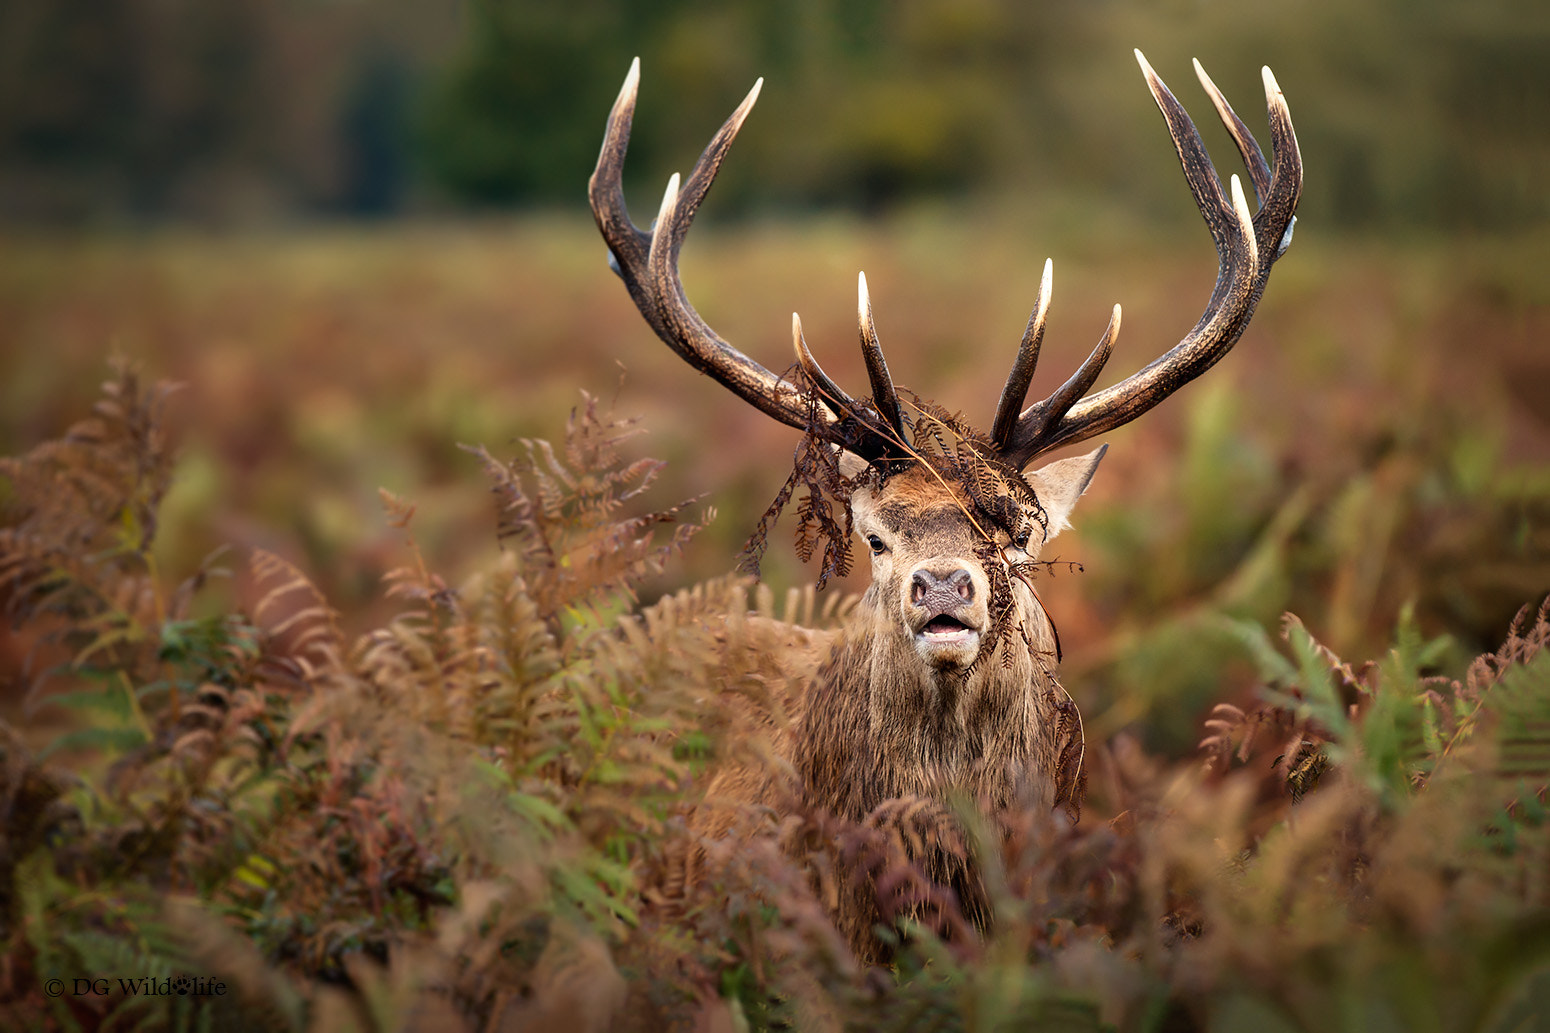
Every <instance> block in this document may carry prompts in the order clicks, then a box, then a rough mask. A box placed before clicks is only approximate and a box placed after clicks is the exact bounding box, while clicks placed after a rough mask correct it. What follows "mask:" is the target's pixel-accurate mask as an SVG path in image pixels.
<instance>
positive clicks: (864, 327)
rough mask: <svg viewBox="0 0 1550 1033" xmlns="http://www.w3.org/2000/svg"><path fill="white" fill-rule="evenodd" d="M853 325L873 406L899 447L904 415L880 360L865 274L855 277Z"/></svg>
mask: <svg viewBox="0 0 1550 1033" xmlns="http://www.w3.org/2000/svg"><path fill="white" fill-rule="evenodd" d="M856 322H857V323H858V324H859V325H860V328H861V357H862V358H863V359H865V360H866V375H867V380H868V381H870V382H871V384H872V402H873V404H874V405H876V406H877V411H878V413H880V414H881V415H882V417H883V419H884V421H886V422H887V424H888V427H889V429H891V430H892V431H893V432H894V434H895V435H896V436H897V440H898V441H899V442H901V443H902V442H903V441H904V415H903V413H902V412H901V411H900V408H899V392H898V391H897V390H895V389H894V386H893V377H891V376H889V374H888V363H887V361H886V360H884V358H883V346H882V344H881V343H880V342H879V341H878V339H877V326H876V325H875V324H874V323H873V322H872V296H871V294H869V293H868V292H867V287H866V273H859V274H857V277H856Z"/></svg>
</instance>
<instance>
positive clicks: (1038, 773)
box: [795, 580, 1064, 821]
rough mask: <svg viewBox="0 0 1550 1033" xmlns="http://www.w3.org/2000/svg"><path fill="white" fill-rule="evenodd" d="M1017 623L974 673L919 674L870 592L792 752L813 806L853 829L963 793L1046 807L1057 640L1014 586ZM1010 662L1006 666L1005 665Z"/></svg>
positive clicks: (832, 658)
mask: <svg viewBox="0 0 1550 1033" xmlns="http://www.w3.org/2000/svg"><path fill="white" fill-rule="evenodd" d="M1013 592H1014V596H1015V598H1016V606H1015V608H1014V610H1013V613H1012V615H1011V617H1012V618H1013V619H1017V620H1020V621H1021V622H1022V626H1023V629H1024V630H1025V632H1026V634H1027V638H1028V642H1029V643H1031V644H1032V649H1031V650H1030V648H1029V646H1028V645H1026V644H1025V643H1024V641H1023V635H1022V634H1019V633H1018V631H1017V629H1015V628H1014V629H1012V631H1011V633H1010V634H1008V635H1005V636H1002V635H999V634H996V630H995V629H991V630H990V632H989V634H987V635H986V636H985V639H984V644H983V646H982V648H983V649H995V650H996V652H995V654H994V655H992V656H990V657H987V658H985V660H984V662H982V663H979V664H977V665H976V666H975V668H974V670H973V671H972V672H970V673H967V674H965V672H964V671H963V670H962V669H956V668H933V667H931V666H929V665H927V664H924V663H922V662H921V661H920V660H919V659H918V658H917V657H916V656H915V653H914V647H913V645H912V643H911V642H910V641H909V640H908V638H907V636H906V634H905V633H904V631H903V630H902V629H901V628H900V627H899V626H898V622H897V620H895V619H893V617H892V615H891V614H890V613H888V612H887V611H886V608H885V607H884V605H883V603H882V593H880V591H879V588H878V587H877V586H875V585H874V586H873V587H872V588H871V589H870V590H868V592H867V594H866V596H865V598H864V599H863V602H862V605H861V607H860V608H859V609H860V612H859V613H858V614H857V620H856V621H855V622H854V623H853V624H852V625H851V626H850V627H849V628H848V629H847V631H846V633H845V634H844V635H843V636H842V637H841V638H840V639H839V640H838V641H837V642H836V643H835V645H834V648H833V650H832V651H831V653H830V655H829V657H828V659H827V661H826V662H825V663H824V664H823V665H822V666H821V667H820V669H819V672H818V677H817V680H816V683H815V684H814V686H813V690H812V694H811V696H810V697H809V699H808V701H807V706H806V707H805V708H804V710H805V715H804V717H805V719H804V724H803V729H802V732H801V733H800V738H801V739H802V740H803V741H804V743H805V745H806V748H805V749H804V748H798V749H797V750H796V751H795V752H796V757H797V758H798V768H799V773H800V774H801V776H802V782H803V787H804V795H805V796H806V797H807V798H808V802H809V803H811V804H816V805H818V806H820V807H822V808H824V809H825V810H828V811H831V812H833V813H836V814H838V815H840V816H842V817H846V818H849V819H850V820H853V821H859V820H862V819H863V818H864V817H865V816H866V815H867V814H868V813H869V812H870V811H871V810H872V808H874V807H876V806H877V804H879V803H880V802H882V801H883V800H887V799H890V798H893V797H900V796H909V795H918V796H928V797H935V798H941V797H942V796H943V795H944V793H946V792H948V791H950V790H958V791H963V792H967V793H968V794H970V795H971V796H974V797H976V798H979V799H981V800H983V801H984V802H986V803H988V804H990V805H991V806H993V807H1004V806H1007V805H1009V804H1010V803H1011V802H1012V800H1013V798H1014V797H1018V796H1021V795H1022V794H1031V795H1032V796H1033V798H1034V799H1037V800H1044V801H1046V802H1047V803H1050V804H1052V803H1053V794H1054V791H1053V781H1052V778H1051V777H1050V773H1049V772H1050V769H1052V767H1053V763H1054V754H1055V741H1054V740H1055V735H1054V732H1055V729H1054V723H1055V707H1056V706H1057V705H1058V703H1059V701H1060V700H1061V699H1063V698H1064V690H1063V689H1061V688H1060V686H1059V685H1058V683H1057V682H1056V681H1055V677H1054V669H1053V667H1054V637H1053V634H1052V633H1051V630H1050V626H1049V621H1048V619H1047V618H1046V617H1045V615H1044V612H1043V610H1042V609H1041V608H1040V607H1039V605H1038V604H1037V603H1036V602H1035V601H1034V599H1033V596H1032V593H1031V592H1029V591H1028V590H1027V589H1026V587H1024V586H1023V585H1021V584H1020V583H1018V582H1016V581H1015V580H1014V581H1013ZM1008 654H1009V655H1010V659H1009V660H1008V659H1007V656H1008Z"/></svg>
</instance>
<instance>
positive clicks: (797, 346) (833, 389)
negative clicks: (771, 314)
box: [791, 312, 850, 418]
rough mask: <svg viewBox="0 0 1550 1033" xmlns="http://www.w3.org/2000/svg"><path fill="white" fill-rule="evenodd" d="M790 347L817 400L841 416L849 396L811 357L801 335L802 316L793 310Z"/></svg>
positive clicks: (843, 413)
mask: <svg viewBox="0 0 1550 1033" xmlns="http://www.w3.org/2000/svg"><path fill="white" fill-rule="evenodd" d="M791 347H792V350H793V351H795V352H796V356H797V365H798V366H800V367H802V372H803V373H805V374H807V379H808V380H809V381H811V382H812V385H813V390H815V391H817V392H818V399H819V401H821V402H823V404H824V405H826V406H828V408H829V411H830V412H832V413H833V414H834V415H835V416H836V417H840V418H843V417H844V416H845V415H846V412H847V409H846V406H847V405H849V404H850V396H849V395H847V394H846V393H845V389H844V388H842V387H840V385H839V384H837V383H835V382H834V378H833V377H831V376H829V374H827V373H825V372H824V371H823V367H822V366H820V365H818V360H817V359H815V358H813V353H812V352H811V351H809V350H808V347H807V338H805V337H803V336H802V317H801V316H799V315H797V314H796V313H795V312H793V313H791Z"/></svg>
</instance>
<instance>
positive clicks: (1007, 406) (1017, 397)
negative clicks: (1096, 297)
mask: <svg viewBox="0 0 1550 1033" xmlns="http://www.w3.org/2000/svg"><path fill="white" fill-rule="evenodd" d="M1054 273H1055V262H1054V260H1053V259H1050V258H1046V259H1045V260H1044V275H1043V276H1041V277H1039V296H1038V297H1037V298H1036V299H1035V300H1034V303H1033V314H1032V315H1030V316H1029V317H1028V328H1027V329H1026V330H1024V331H1023V339H1022V343H1020V344H1019V345H1018V346H1017V358H1016V359H1015V360H1014V361H1013V362H1012V371H1011V372H1010V373H1008V374H1007V377H1006V386H1005V387H1003V388H1002V389H1001V400H1000V401H999V402H997V403H996V418H995V420H994V421H993V422H992V423H991V425H990V440H991V441H992V442H993V443H994V444H995V446H996V447H997V448H1000V449H1004V448H1006V447H1007V446H1008V445H1010V444H1011V440H1012V431H1013V430H1014V429H1016V427H1017V416H1018V413H1020V412H1021V411H1022V407H1023V401H1024V399H1026V398H1027V397H1028V385H1029V384H1031V383H1033V371H1034V368H1035V367H1036V366H1038V364H1039V345H1041V344H1042V343H1043V342H1044V320H1045V318H1046V317H1048V315H1049V299H1050V285H1051V281H1052V279H1053V277H1054Z"/></svg>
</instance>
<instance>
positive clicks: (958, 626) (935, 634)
mask: <svg viewBox="0 0 1550 1033" xmlns="http://www.w3.org/2000/svg"><path fill="white" fill-rule="evenodd" d="M974 635H975V631H974V629H973V628H971V627H969V626H968V625H967V624H965V623H963V621H961V620H959V619H958V618H956V617H953V616H951V615H950V614H946V613H939V614H937V615H936V616H935V617H932V618H931V619H930V620H929V621H927V622H926V626H925V627H923V628H921V629H920V637H921V638H923V639H925V640H926V641H927V642H944V643H945V642H963V641H966V640H968V639H969V638H971V637H972V636H974Z"/></svg>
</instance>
